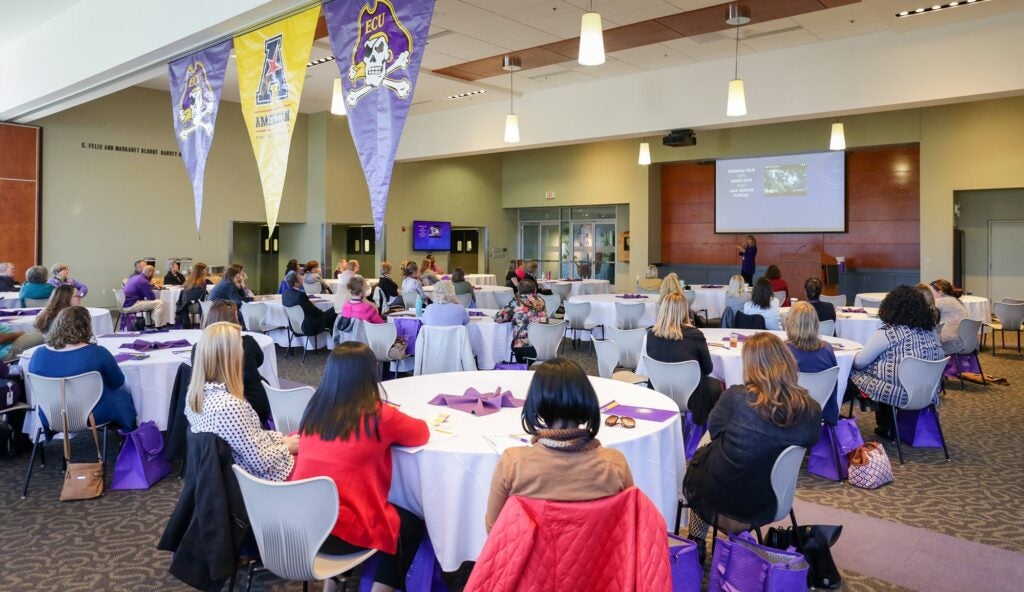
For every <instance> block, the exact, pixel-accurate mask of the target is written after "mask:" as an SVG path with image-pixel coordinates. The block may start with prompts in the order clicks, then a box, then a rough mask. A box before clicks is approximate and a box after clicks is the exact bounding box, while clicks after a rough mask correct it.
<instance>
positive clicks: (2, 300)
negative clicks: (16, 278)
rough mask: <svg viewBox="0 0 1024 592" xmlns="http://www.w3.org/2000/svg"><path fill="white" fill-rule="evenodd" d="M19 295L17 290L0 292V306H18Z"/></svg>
mask: <svg viewBox="0 0 1024 592" xmlns="http://www.w3.org/2000/svg"><path fill="white" fill-rule="evenodd" d="M19 306H21V297H20V296H19V295H18V292H0V308H18V307H19Z"/></svg>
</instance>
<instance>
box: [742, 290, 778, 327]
mask: <svg viewBox="0 0 1024 592" xmlns="http://www.w3.org/2000/svg"><path fill="white" fill-rule="evenodd" d="M742 312H743V314H748V315H761V316H762V317H764V326H765V328H766V329H768V330H769V331H781V330H782V322H781V321H780V320H779V301H778V300H776V299H775V296H773V295H772V284H771V282H769V281H768V280H766V279H765V278H761V279H759V280H757V281H756V282H754V291H753V292H752V293H751V296H750V302H747V303H746V304H744V305H743V311H742Z"/></svg>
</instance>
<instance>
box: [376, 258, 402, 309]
mask: <svg viewBox="0 0 1024 592" xmlns="http://www.w3.org/2000/svg"><path fill="white" fill-rule="evenodd" d="M377 288H379V289H380V294H381V297H380V302H379V303H377V302H376V300H377V299H378V296H375V295H374V294H376V292H375V290H372V289H371V290H370V294H371V295H374V296H373V298H372V299H373V300H374V302H375V304H377V310H378V311H380V313H381V314H384V313H386V312H387V311H389V310H390V309H391V308H392V307H394V306H401V307H404V306H405V302H403V301H402V299H401V296H402V293H401V291H400V290H399V289H398V284H396V283H395V280H393V279H392V278H391V263H390V262H389V261H381V262H380V277H379V278H377Z"/></svg>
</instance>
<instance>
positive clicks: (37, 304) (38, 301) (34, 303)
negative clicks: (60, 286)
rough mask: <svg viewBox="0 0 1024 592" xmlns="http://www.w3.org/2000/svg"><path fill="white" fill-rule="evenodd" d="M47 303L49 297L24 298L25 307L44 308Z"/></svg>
mask: <svg viewBox="0 0 1024 592" xmlns="http://www.w3.org/2000/svg"><path fill="white" fill-rule="evenodd" d="M49 303H50V299H49V298H26V299H25V308H45V307H46V305H47V304H49Z"/></svg>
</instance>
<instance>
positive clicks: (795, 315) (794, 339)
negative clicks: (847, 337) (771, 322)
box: [782, 302, 822, 351]
mask: <svg viewBox="0 0 1024 592" xmlns="http://www.w3.org/2000/svg"><path fill="white" fill-rule="evenodd" d="M782 325H783V327H784V328H785V329H786V337H787V338H788V339H789V342H790V343H792V344H793V347H795V348H797V349H799V350H803V351H818V350H819V349H821V347H822V340H821V338H820V337H818V312H817V311H816V310H814V307H813V306H812V305H811V303H810V302H797V303H796V304H794V305H793V306H792V307H790V309H789V314H787V315H786V320H785V321H783V323H782Z"/></svg>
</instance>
